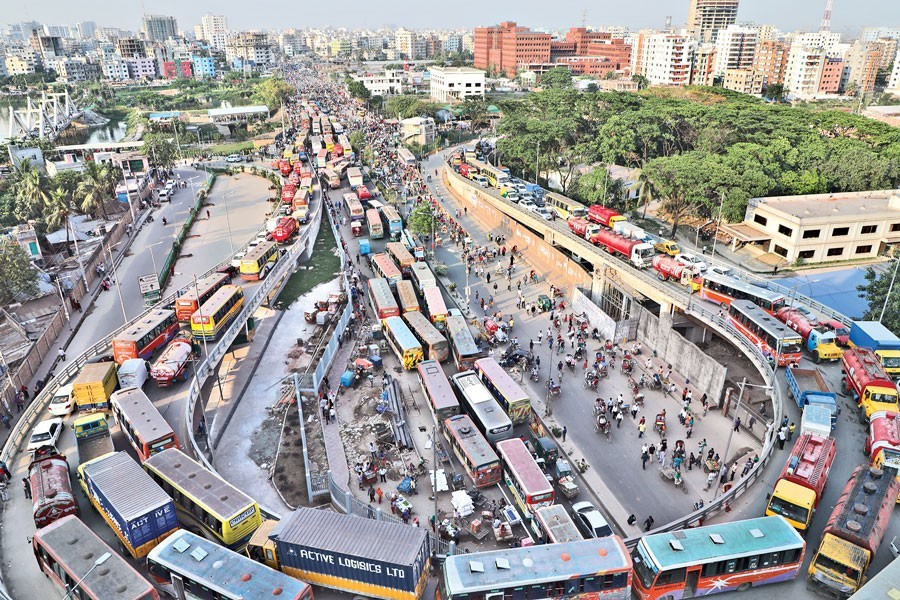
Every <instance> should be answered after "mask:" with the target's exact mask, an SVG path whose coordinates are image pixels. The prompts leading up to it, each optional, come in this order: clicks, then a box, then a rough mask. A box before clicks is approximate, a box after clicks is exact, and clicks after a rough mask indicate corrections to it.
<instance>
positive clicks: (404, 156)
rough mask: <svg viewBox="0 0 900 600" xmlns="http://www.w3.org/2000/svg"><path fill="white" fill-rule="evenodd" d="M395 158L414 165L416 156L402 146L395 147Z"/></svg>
mask: <svg viewBox="0 0 900 600" xmlns="http://www.w3.org/2000/svg"><path fill="white" fill-rule="evenodd" d="M397 159H398V160H399V161H400V162H402V163H403V164H405V165H407V166H410V167H414V166H416V157H415V156H413V153H412V152H410V151H409V150H408V149H406V148H404V147H403V146H398V147H397Z"/></svg>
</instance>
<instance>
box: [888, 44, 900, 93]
mask: <svg viewBox="0 0 900 600" xmlns="http://www.w3.org/2000/svg"><path fill="white" fill-rule="evenodd" d="M886 91H888V92H890V93H892V94H895V95H898V96H900V52H898V53H897V56H895V57H894V67H893V68H892V69H891V77H890V79H888V85H887V90H886Z"/></svg>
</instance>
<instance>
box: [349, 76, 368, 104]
mask: <svg viewBox="0 0 900 600" xmlns="http://www.w3.org/2000/svg"><path fill="white" fill-rule="evenodd" d="M347 89H348V90H349V91H350V95H351V96H353V97H354V98H359V99H360V100H368V99H369V98H371V97H372V92H370V91H369V88H367V87H366V86H365V85H364V84H363V82H362V81H357V80H355V79H349V80H348V81H347Z"/></svg>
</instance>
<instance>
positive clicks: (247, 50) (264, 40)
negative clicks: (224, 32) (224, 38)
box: [225, 31, 275, 69]
mask: <svg viewBox="0 0 900 600" xmlns="http://www.w3.org/2000/svg"><path fill="white" fill-rule="evenodd" d="M273 45H274V44H273V43H272V40H271V39H270V38H269V35H268V34H267V33H263V32H258V31H242V32H240V33H238V34H237V35H235V36H234V37H230V38H229V39H228V43H227V44H226V45H225V56H226V58H227V59H228V60H229V62H231V63H232V65H234V66H240V67H242V68H247V67H248V66H249V67H251V68H256V69H264V68H266V67H268V66H269V65H271V64H272V63H274V62H275V52H274V51H273V49H272V47H273Z"/></svg>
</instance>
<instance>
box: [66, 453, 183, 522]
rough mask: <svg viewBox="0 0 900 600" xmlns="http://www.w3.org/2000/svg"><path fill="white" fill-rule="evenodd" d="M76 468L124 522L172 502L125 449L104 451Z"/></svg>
mask: <svg viewBox="0 0 900 600" xmlns="http://www.w3.org/2000/svg"><path fill="white" fill-rule="evenodd" d="M78 468H79V469H80V470H83V471H84V473H85V475H86V476H87V477H89V478H90V479H91V481H93V482H94V483H95V484H97V487H98V488H100V489H101V490H102V491H103V496H104V497H105V498H106V500H107V501H108V502H109V503H110V504H112V505H113V506H115V509H116V512H117V513H118V514H119V515H120V516H121V517H122V518H123V519H124V520H125V521H128V522H130V521H131V520H133V519H137V518H139V517H143V516H145V515H147V514H148V513H149V512H150V511H151V510H153V509H154V508H160V507H163V506H167V505H169V504H171V503H172V499H171V498H170V497H169V495H168V494H167V493H165V492H164V491H163V489H162V488H161V487H159V485H158V484H157V483H156V482H155V481H153V478H152V477H150V475H148V474H147V472H146V471H144V470H143V469H142V468H141V466H140V465H139V464H137V463H136V462H135V461H134V459H133V458H131V457H130V456H128V453H127V452H113V453H111V454H104V455H103V456H101V457H99V458H95V459H94V460H92V461H90V462H87V463H85V464H83V465H81V466H80V467H78Z"/></svg>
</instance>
